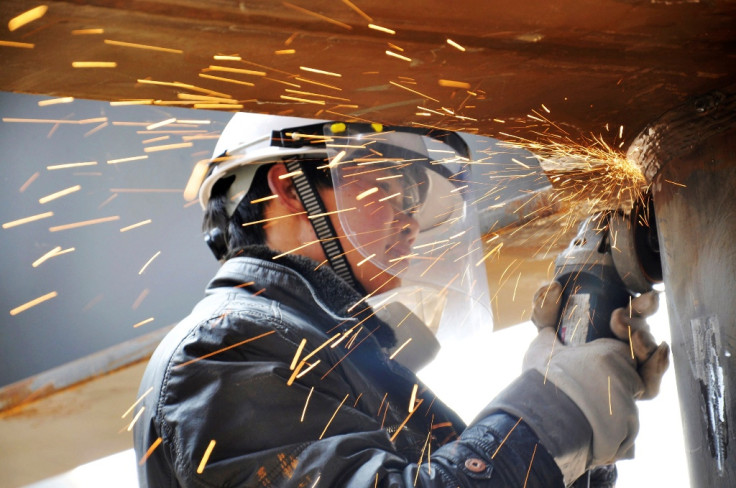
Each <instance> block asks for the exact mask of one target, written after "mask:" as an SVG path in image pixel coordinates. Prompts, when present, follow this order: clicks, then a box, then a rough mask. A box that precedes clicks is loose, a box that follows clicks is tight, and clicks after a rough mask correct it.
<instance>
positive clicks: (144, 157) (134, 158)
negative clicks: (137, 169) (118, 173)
mask: <svg viewBox="0 0 736 488" xmlns="http://www.w3.org/2000/svg"><path fill="white" fill-rule="evenodd" d="M141 159H148V156H146V155H145V154H144V155H143V156H131V157H129V158H121V159H110V160H108V161H107V164H119V163H128V162H130V161H140V160H141Z"/></svg>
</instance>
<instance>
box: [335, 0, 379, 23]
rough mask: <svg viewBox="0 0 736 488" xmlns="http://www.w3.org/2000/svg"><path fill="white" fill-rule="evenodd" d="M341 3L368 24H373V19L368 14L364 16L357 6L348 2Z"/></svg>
mask: <svg viewBox="0 0 736 488" xmlns="http://www.w3.org/2000/svg"><path fill="white" fill-rule="evenodd" d="M342 3H344V4H345V5H347V6H348V7H350V8H351V9H353V10H354V11H355V12H356V13H357V14H358V15H360V16H361V17H363V18H364V19H365V20H367V21H368V22H373V19H372V18H371V17H370V16H369V15H368V14H366V13H365V12H363V11H362V10H361V9H360V8H358V6H357V5H355V4H354V3H353V2H351V1H350V0H342Z"/></svg>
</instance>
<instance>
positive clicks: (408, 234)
mask: <svg viewBox="0 0 736 488" xmlns="http://www.w3.org/2000/svg"><path fill="white" fill-rule="evenodd" d="M396 220H397V221H398V224H399V229H400V231H401V236H402V237H403V238H404V239H406V241H407V242H408V243H409V245H411V244H414V241H415V240H416V239H417V234H419V222H417V220H416V219H415V218H414V217H413V216H412V215H411V214H408V213H406V212H400V213H398V214H397V215H396Z"/></svg>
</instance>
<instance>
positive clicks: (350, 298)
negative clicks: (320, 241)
mask: <svg viewBox="0 0 736 488" xmlns="http://www.w3.org/2000/svg"><path fill="white" fill-rule="evenodd" d="M276 256H278V253H276V252H275V251H274V250H272V249H270V248H268V247H266V246H247V247H245V248H243V250H242V252H241V253H240V254H238V256H236V257H233V258H231V259H229V260H227V261H226V262H225V263H224V264H223V265H222V267H221V268H220V269H219V271H218V272H217V274H216V275H215V277H214V278H213V279H212V280H211V281H210V283H209V284H208V285H207V290H206V292H207V294H211V293H213V292H214V291H215V290H216V289H218V288H223V287H226V288H236V287H237V288H242V289H244V290H246V291H248V292H250V293H253V294H255V293H258V294H259V295H260V294H262V295H263V296H264V297H266V298H271V299H273V300H276V301H285V302H287V303H300V302H301V303H305V304H306V305H308V306H316V307H318V308H319V309H321V310H322V311H323V312H325V313H326V314H328V315H330V316H332V317H333V318H334V319H336V320H338V321H346V320H351V319H358V320H361V319H363V318H366V317H367V316H368V315H371V314H372V311H371V309H370V307H368V306H367V305H365V304H363V303H361V304H359V305H358V306H355V304H356V303H358V302H360V300H361V299H362V298H363V297H362V296H361V295H360V294H359V293H358V292H357V291H355V290H354V289H353V288H352V287H350V285H348V284H347V283H346V282H345V281H343V280H342V278H340V277H339V276H337V274H335V273H334V272H333V271H332V269H331V268H330V267H329V266H320V265H319V263H317V262H316V261H314V260H312V259H310V258H307V257H305V256H300V255H296V254H287V255H285V256H281V257H279V258H278V259H276ZM307 302H311V303H307ZM372 321H378V319H375V318H373V319H372ZM381 324H382V323H381ZM332 325H334V324H331V326H332ZM374 335H375V337H376V339H377V340H378V342H379V344H381V346H383V347H391V346H393V345H394V343H395V341H396V339H395V336H394V333H393V331H391V330H390V327H388V326H385V327H380V326H379V327H377V328H376V330H375V332H374Z"/></svg>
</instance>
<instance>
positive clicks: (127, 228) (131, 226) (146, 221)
mask: <svg viewBox="0 0 736 488" xmlns="http://www.w3.org/2000/svg"><path fill="white" fill-rule="evenodd" d="M150 223H151V219H147V220H142V221H140V222H138V223H137V224H133V225H129V226H127V227H123V228H122V229H120V232H128V231H129V230H131V229H137V228H138V227H142V226H144V225H146V224H150Z"/></svg>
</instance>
